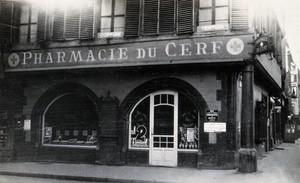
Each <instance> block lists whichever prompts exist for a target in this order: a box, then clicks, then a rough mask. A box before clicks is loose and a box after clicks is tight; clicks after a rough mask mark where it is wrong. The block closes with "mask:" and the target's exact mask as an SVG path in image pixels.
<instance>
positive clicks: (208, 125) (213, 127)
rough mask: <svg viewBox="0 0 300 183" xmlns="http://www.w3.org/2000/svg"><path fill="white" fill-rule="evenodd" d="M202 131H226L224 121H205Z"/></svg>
mask: <svg viewBox="0 0 300 183" xmlns="http://www.w3.org/2000/svg"><path fill="white" fill-rule="evenodd" d="M204 132H226V123H224V122H223V123H221V122H205V123H204Z"/></svg>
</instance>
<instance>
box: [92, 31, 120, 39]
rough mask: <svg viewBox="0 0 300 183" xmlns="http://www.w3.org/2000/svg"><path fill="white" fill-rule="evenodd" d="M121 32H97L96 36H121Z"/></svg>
mask: <svg viewBox="0 0 300 183" xmlns="http://www.w3.org/2000/svg"><path fill="white" fill-rule="evenodd" d="M121 37H123V32H99V33H98V38H121Z"/></svg>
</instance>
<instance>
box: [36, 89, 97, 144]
mask: <svg viewBox="0 0 300 183" xmlns="http://www.w3.org/2000/svg"><path fill="white" fill-rule="evenodd" d="M70 94H75V95H78V93H76V92H70V93H65V94H62V95H59V96H57V97H56V98H54V99H53V100H52V101H51V102H50V103H49V104H48V105H47V107H46V108H45V110H44V112H43V115H42V129H41V130H42V133H41V146H43V147H59V148H79V149H97V148H98V146H99V139H98V136H99V135H98V130H97V129H96V133H97V135H96V138H97V143H96V144H95V145H70V144H50V143H49V144H47V143H45V129H46V126H45V116H46V113H47V112H48V109H49V108H50V107H51V106H52V104H54V103H55V102H56V101H57V100H59V99H60V98H62V97H64V96H67V95H70ZM48 128H49V127H48ZM51 128H52V127H51ZM84 130H86V129H84ZM84 130H83V129H82V131H84ZM74 131H75V130H74ZM74 131H72V132H73V133H74ZM52 133H53V131H51V136H52ZM69 133H70V132H69ZM89 136H91V135H87V141H89V140H91V139H89V140H88V138H89ZM70 140H71V139H70ZM87 141H86V142H87Z"/></svg>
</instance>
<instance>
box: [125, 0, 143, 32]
mask: <svg viewBox="0 0 300 183" xmlns="http://www.w3.org/2000/svg"><path fill="white" fill-rule="evenodd" d="M140 5H141V1H140V0H127V1H126V15H125V32H124V36H139V35H140V34H139V30H140Z"/></svg>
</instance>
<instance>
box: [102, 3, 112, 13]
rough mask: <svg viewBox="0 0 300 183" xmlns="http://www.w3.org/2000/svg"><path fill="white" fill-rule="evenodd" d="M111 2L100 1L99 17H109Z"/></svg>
mask: <svg viewBox="0 0 300 183" xmlns="http://www.w3.org/2000/svg"><path fill="white" fill-rule="evenodd" d="M111 10H112V0H102V4H101V16H111Z"/></svg>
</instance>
